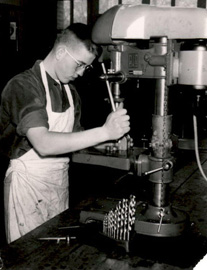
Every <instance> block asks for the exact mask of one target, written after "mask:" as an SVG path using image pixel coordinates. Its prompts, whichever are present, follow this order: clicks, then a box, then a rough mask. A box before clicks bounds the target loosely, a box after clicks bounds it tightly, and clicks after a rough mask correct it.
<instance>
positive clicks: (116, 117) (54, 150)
mask: <svg viewBox="0 0 207 270" xmlns="http://www.w3.org/2000/svg"><path fill="white" fill-rule="evenodd" d="M129 130H130V127H129V116H128V115H126V110H125V109H118V110H117V111H115V112H112V113H111V114H109V116H108V117H107V119H106V122H105V123H104V125H103V126H102V127H98V128H93V129H90V130H85V131H80V132H74V133H73V132H71V133H59V132H53V131H49V130H48V129H47V128H45V127H36V128H30V129H29V130H28V131H27V134H26V135H27V138H28V139H29V141H30V143H31V144H32V145H33V147H34V149H35V150H36V151H37V152H38V153H39V154H40V155H42V156H48V155H60V154H65V153H69V152H74V151H78V150H80V149H84V148H87V147H90V146H94V145H96V144H99V143H102V142H105V141H108V140H116V139H119V138H120V137H122V136H123V135H124V134H125V133H127V132H128V131H129Z"/></svg>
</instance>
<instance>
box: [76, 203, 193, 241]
mask: <svg viewBox="0 0 207 270" xmlns="http://www.w3.org/2000/svg"><path fill="white" fill-rule="evenodd" d="M117 201H118V199H115V198H114V199H112V198H107V199H100V200H96V201H95V202H94V203H93V204H92V205H90V206H88V207H87V208H85V209H83V210H82V211H81V213H80V222H81V223H90V222H91V221H101V222H102V221H103V219H104V216H105V214H106V213H108V212H109V211H110V210H111V209H112V208H113V207H114V206H115V205H116V204H117ZM160 209H161V208H158V207H155V206H152V205H147V204H146V203H144V202H141V201H140V202H138V203H137V206H136V216H135V223H134V232H135V233H137V234H142V235H148V236H156V237H174V236H180V235H182V234H183V233H184V232H185V231H187V229H188V228H189V226H188V224H189V217H188V215H187V214H186V213H185V212H183V211H181V210H179V209H175V208H173V207H172V206H167V207H165V208H164V207H163V208H162V209H164V212H165V216H164V217H163V220H162V224H161V226H160V219H159V211H160ZM159 226H160V228H159Z"/></svg>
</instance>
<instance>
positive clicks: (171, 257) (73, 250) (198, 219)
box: [1, 152, 207, 270]
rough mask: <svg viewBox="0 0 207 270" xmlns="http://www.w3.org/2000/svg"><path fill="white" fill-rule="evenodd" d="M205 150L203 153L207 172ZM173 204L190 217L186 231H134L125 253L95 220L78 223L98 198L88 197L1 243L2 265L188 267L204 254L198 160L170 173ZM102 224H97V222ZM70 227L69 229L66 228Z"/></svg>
mask: <svg viewBox="0 0 207 270" xmlns="http://www.w3.org/2000/svg"><path fill="white" fill-rule="evenodd" d="M206 158H207V154H206V153H205V152H204V153H202V154H201V161H202V163H203V168H204V171H205V172H207V162H206ZM171 193H172V203H173V204H174V206H175V207H179V208H181V209H182V210H184V211H186V212H187V213H188V214H189V216H190V228H189V231H188V232H187V233H186V234H184V235H183V236H181V237H178V238H176V237H175V238H170V239H158V238H153V237H147V236H141V235H136V236H135V238H134V240H133V242H132V244H131V248H130V251H129V252H126V250H124V248H123V247H121V246H119V245H116V242H114V241H111V239H108V238H107V237H104V236H103V235H102V234H100V233H99V226H97V224H95V223H93V222H92V223H89V224H87V225H85V224H81V223H80V222H79V218H80V211H81V209H82V208H84V207H85V206H87V207H89V206H90V204H93V203H94V200H95V201H96V202H97V200H98V199H97V198H90V199H89V198H88V200H87V202H86V201H82V202H81V203H80V204H79V205H78V206H77V207H74V208H73V209H72V210H66V211H65V212H63V213H61V214H60V215H58V216H56V217H54V218H53V219H51V220H49V221H48V222H46V223H44V224H43V225H41V226H40V227H38V228H36V229H34V230H33V231H31V232H30V233H28V234H26V235H25V236H23V237H21V238H20V239H18V240H16V241H14V242H13V243H11V244H10V245H5V246H3V247H2V248H1V258H2V260H3V262H4V268H3V269H13V270H36V269H38V270H41V269H44V270H45V269H48V270H50V269H58V270H59V269H70V270H77V269H87V270H109V269H111V270H117V269H118V270H132V269H138V270H144V269H153V270H162V269H163V270H164V269H165V270H181V269H184V270H192V269H193V267H194V265H195V264H196V263H197V262H198V261H199V260H200V259H201V258H202V257H203V256H204V255H205V254H206V253H207V230H206V226H207V216H206V208H207V183H206V182H205V180H204V179H203V178H202V176H201V175H200V172H199V171H198V169H197V164H196V161H195V160H193V161H189V162H188V163H187V164H184V166H183V167H182V168H180V169H179V170H178V171H177V172H176V173H175V175H174V181H173V183H172V185H171ZM99 225H100V224H99ZM65 227H70V228H65ZM67 235H70V236H71V237H72V236H75V237H76V239H70V242H69V243H67V242H66V241H62V240H61V241H60V242H59V243H57V241H55V240H39V238H42V237H54V236H56V237H59V236H60V237H63V236H67Z"/></svg>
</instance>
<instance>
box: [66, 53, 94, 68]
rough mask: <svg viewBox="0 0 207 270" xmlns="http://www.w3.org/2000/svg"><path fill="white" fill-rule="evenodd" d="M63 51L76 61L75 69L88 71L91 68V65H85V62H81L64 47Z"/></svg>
mask: <svg viewBox="0 0 207 270" xmlns="http://www.w3.org/2000/svg"><path fill="white" fill-rule="evenodd" d="M65 51H66V53H67V54H68V55H69V56H70V57H71V58H72V59H73V60H74V61H75V62H76V64H77V66H76V71H77V70H78V69H84V71H89V70H91V69H92V68H93V66H92V65H86V64H83V63H81V62H80V61H78V60H77V59H76V58H75V57H74V56H73V55H72V54H71V53H70V52H69V51H68V50H67V49H65Z"/></svg>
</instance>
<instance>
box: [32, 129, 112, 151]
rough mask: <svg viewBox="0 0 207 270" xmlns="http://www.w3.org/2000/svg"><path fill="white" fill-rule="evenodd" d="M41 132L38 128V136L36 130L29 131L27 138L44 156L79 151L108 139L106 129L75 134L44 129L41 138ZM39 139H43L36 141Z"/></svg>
mask: <svg viewBox="0 0 207 270" xmlns="http://www.w3.org/2000/svg"><path fill="white" fill-rule="evenodd" d="M31 132H32V136H31ZM39 132H40V130H39V128H38V131H37V134H35V133H36V131H35V128H33V129H32V131H31V130H29V131H28V134H27V136H28V138H29V140H30V142H31V143H32V144H33V146H34V148H35V149H36V150H37V151H38V152H39V154H40V155H42V156H47V155H59V154H65V153H69V152H74V151H78V150H81V149H84V148H87V147H90V146H94V145H96V144H98V143H101V142H104V141H106V140H107V139H108V138H107V134H106V132H105V131H104V127H98V128H94V129H90V130H85V131H80V132H74V133H59V132H50V131H48V130H46V129H45V128H42V130H41V136H40V134H39ZM37 137H40V138H41V139H39V140H38V139H36V138H37ZM37 142H38V143H37Z"/></svg>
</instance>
